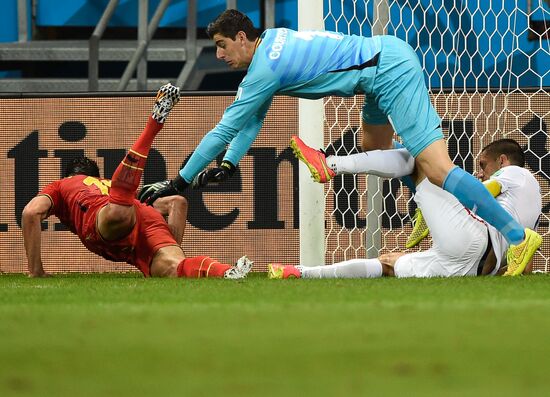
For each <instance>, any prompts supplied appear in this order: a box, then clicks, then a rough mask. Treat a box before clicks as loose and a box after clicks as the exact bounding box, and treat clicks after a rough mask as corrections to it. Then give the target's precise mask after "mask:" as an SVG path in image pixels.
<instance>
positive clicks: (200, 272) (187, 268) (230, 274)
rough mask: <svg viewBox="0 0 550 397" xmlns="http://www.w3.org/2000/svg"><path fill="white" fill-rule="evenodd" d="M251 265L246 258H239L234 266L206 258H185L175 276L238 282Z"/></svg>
mask: <svg viewBox="0 0 550 397" xmlns="http://www.w3.org/2000/svg"><path fill="white" fill-rule="evenodd" d="M253 263H254V262H252V261H251V260H250V259H248V258H247V257H246V256H243V257H241V258H240V259H239V260H238V261H237V263H236V265H235V266H231V265H227V264H225V263H220V262H218V261H216V260H214V259H212V258H210V257H208V256H195V257H192V258H185V259H183V260H182V261H181V262H180V263H179V265H178V268H177V275H178V277H186V278H202V277H218V278H222V277H223V278H227V279H233V280H238V279H242V278H245V277H246V275H247V274H248V273H249V272H250V270H251V269H252V265H253Z"/></svg>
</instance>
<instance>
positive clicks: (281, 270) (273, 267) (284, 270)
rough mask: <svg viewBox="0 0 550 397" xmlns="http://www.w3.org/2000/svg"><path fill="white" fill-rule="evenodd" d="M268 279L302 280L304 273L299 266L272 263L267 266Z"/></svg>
mask: <svg viewBox="0 0 550 397" xmlns="http://www.w3.org/2000/svg"><path fill="white" fill-rule="evenodd" d="M267 277H268V278H271V279H283V278H301V277H302V272H301V271H300V268H299V266H292V265H281V264H279V263H270V264H269V265H267Z"/></svg>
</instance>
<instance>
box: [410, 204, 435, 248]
mask: <svg viewBox="0 0 550 397" xmlns="http://www.w3.org/2000/svg"><path fill="white" fill-rule="evenodd" d="M412 225H413V230H412V232H411V234H410V235H409V238H408V239H407V242H406V243H405V247H407V248H413V247H416V246H417V245H418V244H419V243H420V242H421V241H422V240H424V239H425V238H426V237H427V236H428V234H429V233H430V229H428V225H427V224H426V221H425V220H424V215H422V211H421V210H420V208H417V209H416V210H415V211H414V216H413V218H412Z"/></svg>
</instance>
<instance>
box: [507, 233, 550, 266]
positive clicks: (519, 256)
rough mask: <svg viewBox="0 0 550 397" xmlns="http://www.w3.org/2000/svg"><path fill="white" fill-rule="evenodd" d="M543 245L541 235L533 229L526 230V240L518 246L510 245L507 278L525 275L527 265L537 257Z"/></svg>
mask: <svg viewBox="0 0 550 397" xmlns="http://www.w3.org/2000/svg"><path fill="white" fill-rule="evenodd" d="M541 243H542V237H541V236H540V234H538V233H537V232H535V231H534V230H531V229H525V238H524V239H523V241H522V242H521V243H519V244H518V245H513V244H510V247H508V252H506V261H507V262H508V267H507V269H506V272H505V273H504V275H505V276H519V275H520V274H522V273H523V271H524V270H525V268H526V267H527V264H528V263H529V262H530V261H531V258H533V255H535V252H536V250H537V249H538V248H539V247H540V245H541Z"/></svg>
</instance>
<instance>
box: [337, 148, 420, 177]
mask: <svg viewBox="0 0 550 397" xmlns="http://www.w3.org/2000/svg"><path fill="white" fill-rule="evenodd" d="M326 161H327V165H328V166H329V167H330V168H331V169H332V170H333V171H334V172H336V173H337V174H338V175H341V174H369V175H377V176H380V177H383V178H395V177H401V176H403V175H409V174H411V173H412V172H413V169H414V157H413V156H411V154H410V153H409V152H408V151H407V149H388V150H370V151H368V152H361V153H356V154H350V155H347V156H328V157H327V160H326Z"/></svg>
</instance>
